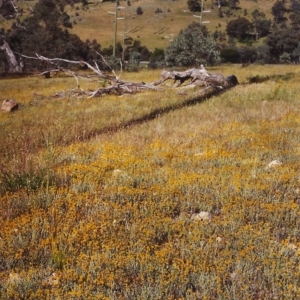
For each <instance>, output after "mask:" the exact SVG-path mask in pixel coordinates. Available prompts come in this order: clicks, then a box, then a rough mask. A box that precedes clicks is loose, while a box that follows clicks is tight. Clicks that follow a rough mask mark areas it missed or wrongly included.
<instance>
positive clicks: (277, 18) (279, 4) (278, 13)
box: [271, 0, 287, 24]
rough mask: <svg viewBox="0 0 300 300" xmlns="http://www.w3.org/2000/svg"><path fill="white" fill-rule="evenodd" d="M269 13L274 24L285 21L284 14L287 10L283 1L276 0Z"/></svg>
mask: <svg viewBox="0 0 300 300" xmlns="http://www.w3.org/2000/svg"><path fill="white" fill-rule="evenodd" d="M271 12H272V15H273V16H274V22H275V24H278V23H282V22H284V21H286V17H285V14H286V12H287V8H286V5H285V1H281V0H277V1H276V2H275V3H274V5H273V6H272V10H271Z"/></svg>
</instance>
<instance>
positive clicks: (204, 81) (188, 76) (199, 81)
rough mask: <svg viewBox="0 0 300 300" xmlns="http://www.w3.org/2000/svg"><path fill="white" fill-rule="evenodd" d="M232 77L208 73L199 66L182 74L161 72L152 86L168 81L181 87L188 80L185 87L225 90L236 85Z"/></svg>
mask: <svg viewBox="0 0 300 300" xmlns="http://www.w3.org/2000/svg"><path fill="white" fill-rule="evenodd" d="M232 76H233V77H230V76H229V77H225V76H223V75H222V74H213V73H209V72H207V71H206V70H205V68H204V67H203V66H202V65H201V68H200V69H188V70H186V71H184V72H178V71H172V72H170V71H166V70H163V71H162V72H161V76H160V79H158V80H157V81H155V82H153V83H152V84H153V85H155V86H156V85H160V84H162V83H163V82H165V81H166V80H168V79H172V80H174V83H176V81H179V84H177V85H176V87H179V86H181V85H182V84H183V83H184V82H186V81H188V80H189V83H187V84H186V85H185V86H189V85H193V86H205V87H208V86H217V87H220V88H227V87H231V86H234V85H236V84H238V81H237V78H236V77H235V76H234V75H232Z"/></svg>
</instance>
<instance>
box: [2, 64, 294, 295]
mask: <svg viewBox="0 0 300 300" xmlns="http://www.w3.org/2000/svg"><path fill="white" fill-rule="evenodd" d="M210 71H212V72H221V73H223V74H225V75H230V74H235V75H236V76H237V77H238V79H239V81H240V83H241V84H240V85H239V86H237V87H235V88H233V89H231V90H229V91H227V92H225V93H223V94H221V95H219V96H218V97H213V98H211V99H209V100H207V101H204V102H200V103H198V104H196V105H194V106H185V105H184V102H185V101H186V100H187V99H188V98H189V97H190V95H191V93H193V92H194V91H189V92H186V94H182V93H181V94H180V95H179V94H178V93H177V92H176V91H174V90H170V89H169V88H168V84H166V85H165V87H164V91H160V92H153V91H152V92H145V93H141V94H137V95H131V96H123V97H116V96H109V97H103V98H97V99H89V100H87V99H83V98H82V99H77V98H74V97H70V98H63V99H61V98H60V99H57V98H55V97H51V95H53V94H54V93H55V92H56V91H60V90H64V89H67V88H70V87H71V86H75V82H74V79H67V78H55V79H50V80H45V79H40V78H27V79H24V80H23V79H22V80H1V81H0V89H1V96H2V97H3V98H7V97H13V98H15V99H16V100H17V101H19V102H20V103H22V107H21V109H20V110H19V111H17V112H15V113H13V114H4V113H2V114H0V140H1V143H0V157H1V160H0V168H1V169H0V171H1V173H0V174H1V177H0V180H1V182H0V191H1V196H0V227H1V231H0V298H1V299H62V298H65V299H298V298H299V297H300V289H299V286H300V282H299V278H300V276H299V275H300V274H299V255H300V235H299V203H300V192H299V188H300V163H299V156H300V148H299V145H300V130H299V128H300V117H299V116H300V101H299V92H300V87H299V79H300V67H299V66H294V65H293V66H275V65H273V66H249V67H247V68H241V67H239V66H220V67H218V68H214V69H211V70H210ZM158 77H159V72H156V71H155V72H154V71H153V72H149V71H142V72H139V73H136V74H123V78H124V79H125V78H127V79H130V80H137V78H138V79H139V80H141V79H142V78H145V81H153V80H154V79H157V78H158ZM146 78H147V79H146ZM250 78H256V80H257V81H261V83H256V84H254V83H252V84H250ZM94 84H95V83H93V85H94ZM98 84H99V83H98ZM100 84H102V83H100ZM83 87H85V88H87V87H92V84H88V83H86V86H83ZM179 103H182V105H181V108H180V109H179V108H178V109H175V110H173V111H171V112H169V113H168V114H162V115H158V116H157V118H155V119H154V120H151V121H147V116H149V115H150V114H151V112H153V111H154V110H155V109H157V108H161V107H169V106H172V105H173V106H174V104H179ZM141 116H144V117H145V122H143V123H141V124H137V125H135V126H131V127H126V126H124V128H122V129H119V130H118V132H114V131H110V130H109V128H110V127H111V128H113V127H114V126H115V125H117V124H121V123H124V122H126V121H130V120H132V119H134V118H137V117H141ZM103 128H107V130H106V131H105V132H101V129H103ZM274 161H276V162H277V163H274ZM271 162H273V164H270V163H271ZM199 212H205V213H208V219H206V220H200V219H198V220H197V217H195V214H198V213H199Z"/></svg>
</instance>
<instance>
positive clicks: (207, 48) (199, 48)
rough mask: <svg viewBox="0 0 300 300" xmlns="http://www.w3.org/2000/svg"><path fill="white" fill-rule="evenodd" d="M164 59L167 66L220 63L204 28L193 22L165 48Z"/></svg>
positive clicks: (214, 47)
mask: <svg viewBox="0 0 300 300" xmlns="http://www.w3.org/2000/svg"><path fill="white" fill-rule="evenodd" d="M165 59H166V63H167V65H168V66H200V65H201V64H207V65H214V64H217V63H219V62H220V54H219V51H218V50H217V45H216V42H215V41H214V39H213V38H212V37H210V35H209V33H208V31H207V29H206V27H205V26H202V25H200V24H199V23H195V22H193V23H192V24H190V25H189V26H188V27H187V28H186V29H184V30H181V31H180V33H179V35H178V36H177V37H176V38H175V39H174V40H173V41H172V42H171V44H170V45H169V47H167V49H166V52H165Z"/></svg>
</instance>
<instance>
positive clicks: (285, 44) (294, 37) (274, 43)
mask: <svg viewBox="0 0 300 300" xmlns="http://www.w3.org/2000/svg"><path fill="white" fill-rule="evenodd" d="M299 42H300V34H299V31H298V30H297V29H284V30H276V31H274V32H272V33H271V34H270V35H268V37H267V38H266V40H265V44H266V45H267V46H268V47H269V49H270V54H271V55H272V56H273V57H274V58H275V59H276V61H279V57H280V56H281V55H282V54H283V53H288V54H292V53H293V51H294V50H295V49H296V48H297V47H298V44H299Z"/></svg>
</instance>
